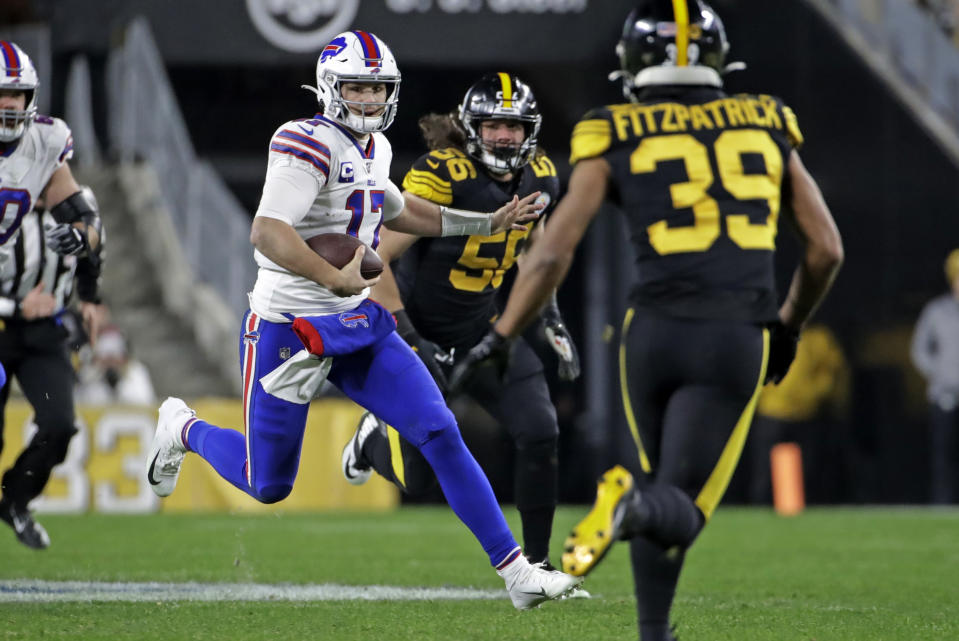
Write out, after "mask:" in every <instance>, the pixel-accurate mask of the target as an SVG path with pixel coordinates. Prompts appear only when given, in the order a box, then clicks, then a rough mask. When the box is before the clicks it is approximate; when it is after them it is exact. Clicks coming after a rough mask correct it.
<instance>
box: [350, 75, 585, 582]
mask: <svg viewBox="0 0 959 641" xmlns="http://www.w3.org/2000/svg"><path fill="white" fill-rule="evenodd" d="M541 121H542V116H541V115H540V112H539V107H538V106H537V104H536V98H535V96H534V95H533V92H532V90H531V89H530V88H529V86H528V85H527V84H526V83H524V82H523V81H522V80H520V79H519V78H518V77H516V76H513V75H509V74H507V73H492V74H488V75H485V76H483V77H482V78H481V79H480V80H479V81H478V82H476V83H475V84H473V85H472V86H471V87H470V88H469V90H468V91H467V92H466V95H465V97H464V98H463V102H462V104H461V105H460V107H459V109H458V110H456V111H455V112H454V113H450V114H429V115H427V116H424V117H423V118H421V119H420V127H421V129H422V131H423V135H424V137H425V139H426V141H427V144H428V146H429V148H430V150H431V151H430V152H429V153H427V154H425V155H423V156H422V157H420V158H419V159H418V160H417V161H416V162H415V163H414V164H413V167H412V168H411V169H410V171H409V172H408V173H407V175H406V178H405V179H404V181H403V187H404V189H405V195H406V196H407V197H410V198H417V197H421V198H425V199H426V200H429V201H431V202H434V203H437V204H438V205H449V206H453V207H458V208H463V209H475V210H480V211H483V210H490V209H495V208H497V207H499V206H500V205H502V204H503V203H504V202H509V201H510V200H511V199H512V198H513V197H514V196H515V195H516V194H521V193H528V192H530V191H539V192H542V195H541V196H540V199H541V200H542V201H544V202H546V203H549V204H548V205H547V206H546V208H545V210H544V214H545V213H548V212H549V211H550V209H551V207H552V206H553V205H555V203H556V202H557V200H558V195H559V179H558V177H557V176H556V168H555V167H554V165H553V163H552V161H550V159H549V158H548V157H547V156H546V154H545V153H544V152H543V150H542V149H540V148H538V147H537V136H538V134H539V130H540V125H541ZM542 230H543V225H542V224H537V225H535V226H534V227H533V228H532V229H531V230H508V231H501V232H499V233H497V234H493V235H480V234H477V235H471V236H451V237H446V238H420V236H418V235H414V234H408V233H401V232H396V231H393V230H390V229H385V230H383V234H382V239H381V243H380V246H379V249H378V253H379V254H380V257H381V258H383V260H384V262H385V263H387V264H388V263H389V262H390V261H392V260H396V259H399V258H400V256H401V255H402V258H401V259H400V262H399V263H398V269H397V273H396V274H395V275H394V273H393V272H392V271H391V270H390V268H389V267H387V268H386V269H385V270H384V272H383V275H382V277H381V280H380V282H379V283H378V284H377V285H376V287H374V288H373V293H372V296H373V298H375V299H376V300H377V301H379V302H381V303H382V304H383V305H385V306H386V308H387V309H389V310H390V311H391V312H392V313H393V315H394V316H395V317H396V321H397V326H398V329H397V331H398V332H399V334H400V336H402V337H403V339H404V340H405V341H406V342H407V343H409V345H410V346H411V347H412V348H413V349H414V350H415V351H416V353H417V355H418V356H419V357H420V358H421V359H422V360H423V362H424V364H425V365H426V367H427V369H428V370H429V371H430V373H431V374H432V375H433V378H434V379H435V380H436V382H437V385H438V386H439V387H440V389H441V390H442V391H446V387H447V384H446V373H447V368H448V366H449V365H451V363H452V359H451V356H450V355H451V354H455V353H460V354H466V352H467V351H468V350H469V349H470V348H472V347H473V346H475V345H476V344H477V343H478V342H479V341H480V340H482V339H483V337H484V335H486V333H487V332H488V331H489V328H490V322H491V319H493V318H494V317H495V316H496V314H497V311H498V310H497V308H496V298H497V292H498V290H499V288H500V286H501V285H502V284H503V281H504V276H506V275H507V274H508V273H509V272H510V271H511V270H512V269H513V267H514V266H515V265H516V264H518V263H517V258H518V257H519V256H520V253H521V252H522V251H523V248H524V246H525V245H527V243H528V242H530V241H534V239H535V238H537V237H539V236H541V235H542ZM543 323H544V325H545V328H546V331H547V333H548V334H549V336H550V338H551V339H552V340H551V344H552V345H553V346H555V348H556V349H557V351H558V352H559V356H560V375H561V377H563V378H565V379H566V380H572V379H574V378H576V377H577V376H578V375H579V361H578V358H577V356H576V352H575V347H574V345H573V342H572V340H571V338H570V336H569V334H568V332H567V331H566V329H565V327H564V325H563V321H562V318H561V316H560V313H559V310H558V308H557V307H556V301H555V298H554V299H552V300H551V303H550V305H548V306H547V307H546V310H545V312H544V313H543ZM503 365H504V366H505V365H506V364H505V363H503ZM466 388H467V389H468V390H469V394H470V396H471V397H472V398H473V399H474V400H476V401H477V402H478V403H479V404H480V405H481V406H482V407H483V408H484V409H486V410H487V411H488V412H489V413H490V414H491V415H492V416H493V417H495V418H496V419H497V421H499V422H500V423H501V424H502V425H504V426H505V427H506V429H507V431H508V433H509V435H510V437H511V438H512V439H513V443H514V447H515V473H514V487H515V498H516V507H517V508H518V510H519V513H520V517H521V520H522V525H523V544H524V553H525V554H526V556H527V558H528V559H529V560H530V561H531V562H533V563H543V564H544V565H545V567H551V566H550V564H549V558H548V557H549V539H550V533H551V530H552V524H553V513H554V512H555V510H556V503H557V495H558V489H557V487H558V477H557V456H558V453H557V450H558V438H559V428H558V425H557V421H556V411H555V409H554V408H553V405H552V402H551V401H550V396H549V390H548V388H547V385H546V378H545V375H544V372H543V364H542V363H541V362H540V359H539V357H538V356H537V355H536V354H535V353H534V351H533V350H532V349H531V348H530V346H529V345H528V344H526V342H525V341H524V340H523V339H522V338H520V339H518V340H517V341H516V344H515V345H514V347H513V356H512V360H511V361H510V363H509V369H508V371H506V372H505V380H504V379H503V378H502V377H501V375H500V373H499V372H495V371H493V368H486V369H485V370H481V371H478V372H477V373H476V375H475V376H473V378H472V380H471V381H469V383H468V384H467V385H466ZM371 470H376V472H377V473H379V474H380V475H381V476H383V477H384V478H386V479H388V480H390V481H391V482H393V483H394V484H396V485H397V486H398V487H399V488H400V489H401V490H403V491H404V492H407V493H408V494H410V495H414V496H415V495H419V494H422V493H424V492H425V491H426V490H428V489H429V488H430V487H431V486H432V484H433V474H432V473H431V471H430V468H429V464H428V463H427V462H426V460H425V459H424V458H423V456H422V454H421V453H420V452H419V451H418V450H417V448H416V447H415V446H414V445H413V444H411V443H409V442H408V441H406V440H405V439H403V438H401V437H400V436H399V434H397V433H396V430H395V429H394V428H393V427H390V426H387V425H386V424H385V423H383V422H382V421H380V420H378V419H377V418H376V417H375V416H374V415H373V414H371V413H367V414H365V415H364V416H363V417H362V418H361V419H360V423H359V425H358V427H357V430H356V433H355V434H354V436H353V438H352V439H351V440H350V441H349V442H348V443H347V444H346V447H345V448H344V450H343V473H344V476H345V477H346V479H347V481H349V482H350V483H353V484H355V485H359V484H362V483H364V482H366V480H367V479H368V478H369V477H370V474H371ZM573 594H574V595H576V596H588V594H587V593H586V592H585V591H584V590H582V589H577V590H575V591H574V593H573Z"/></svg>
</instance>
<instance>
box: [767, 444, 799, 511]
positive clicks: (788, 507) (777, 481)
mask: <svg viewBox="0 0 959 641" xmlns="http://www.w3.org/2000/svg"><path fill="white" fill-rule="evenodd" d="M769 464H770V466H771V470H772V482H773V507H774V508H775V509H776V512H777V513H778V514H780V515H782V516H796V515H797V514H799V513H800V512H802V511H803V508H805V507H806V493H805V490H804V489H803V474H802V450H800V449H799V445H798V444H797V443H779V444H777V445H774V446H773V448H772V450H771V451H770V452H769Z"/></svg>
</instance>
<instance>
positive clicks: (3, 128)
mask: <svg viewBox="0 0 959 641" xmlns="http://www.w3.org/2000/svg"><path fill="white" fill-rule="evenodd" d="M39 84H40V81H39V78H38V77H37V70H36V69H35V68H34V66H33V63H32V62H31V61H30V56H28V55H27V54H26V53H24V51H23V49H21V48H20V47H18V46H17V45H15V44H14V43H12V42H8V41H6V40H0V90H4V89H6V90H13V91H22V92H23V93H24V94H25V95H26V99H27V100H26V104H25V105H24V108H23V110H20V109H0V142H12V141H14V140H17V139H18V138H20V136H22V135H23V132H24V131H26V129H27V127H28V126H29V125H30V123H31V122H33V119H34V118H36V116H37V85H39Z"/></svg>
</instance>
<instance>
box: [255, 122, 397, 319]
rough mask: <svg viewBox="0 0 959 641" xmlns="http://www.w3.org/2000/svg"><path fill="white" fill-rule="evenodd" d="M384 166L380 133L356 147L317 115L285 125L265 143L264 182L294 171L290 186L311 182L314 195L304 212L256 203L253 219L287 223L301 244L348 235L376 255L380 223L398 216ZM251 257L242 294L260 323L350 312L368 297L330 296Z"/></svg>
mask: <svg viewBox="0 0 959 641" xmlns="http://www.w3.org/2000/svg"><path fill="white" fill-rule="evenodd" d="M392 159H393V150H392V148H391V147H390V143H389V141H388V140H387V139H386V137H385V136H384V135H383V134H382V133H373V134H370V136H369V138H368V139H367V140H366V142H365V144H361V143H360V142H358V141H357V140H356V138H355V137H354V136H353V135H352V134H351V133H350V132H349V131H348V130H347V129H345V128H344V127H343V126H341V125H340V124H339V123H336V122H333V121H332V120H329V119H327V118H324V117H323V116H322V115H317V116H316V117H315V118H311V119H304V120H293V121H290V122H287V123H286V124H284V125H283V126H281V127H280V128H279V129H277V130H276V132H275V133H274V134H273V138H272V139H271V140H270V153H269V166H268V168H267V178H266V180H267V182H268V183H269V181H270V178H271V172H275V173H278V172H279V171H287V172H288V170H286V169H285V168H294V169H296V170H298V171H296V172H295V173H296V176H297V177H298V179H297V182H298V183H302V182H303V181H305V182H306V183H307V186H308V187H310V188H312V187H313V185H312V183H310V182H309V181H310V180H313V181H315V182H316V185H317V186H318V191H317V195H316V198H315V200H314V201H313V203H312V205H311V206H309V207H308V208H305V210H304V211H296V212H294V211H284V212H276V211H269V210H267V209H265V208H264V206H263V202H261V206H260V209H259V210H258V211H257V214H256V215H257V216H268V217H272V218H277V219H280V220H283V221H285V222H287V223H289V224H290V225H291V226H292V227H293V229H295V230H296V232H297V233H298V234H299V235H300V237H301V238H303V239H307V238H311V237H313V236H316V235H318V234H327V233H341V234H350V235H351V236H356V237H357V238H359V239H360V240H362V241H363V242H364V243H366V244H367V245H369V246H370V247H372V248H373V249H376V246H377V245H378V244H379V240H380V238H379V236H380V227H381V226H382V224H383V221H384V220H387V219H389V218H390V217H392V216H396V215H399V213H400V212H401V211H402V206H401V205H398V204H397V198H398V199H399V200H400V202H402V196H399V189H398V188H397V187H396V186H395V185H393V184H392V183H390V180H389V172H390V162H391V161H392ZM281 168H284V169H281ZM301 171H302V172H305V174H308V175H309V177H307V176H306V175H305V174H302V173H300V172H301ZM300 178H302V180H300ZM280 185H281V187H280V188H283V185H282V183H280ZM288 188H289V189H294V188H295V187H294V186H292V185H291V186H290V187H288ZM264 191H266V189H264ZM387 192H390V195H389V197H388V196H387ZM253 256H254V258H255V260H256V263H257V265H259V273H258V274H257V279H256V284H255V285H254V287H253V291H252V292H251V294H250V308H251V309H252V310H253V311H254V312H255V313H256V314H258V315H260V316H262V317H263V318H265V319H267V320H273V321H278V322H280V321H283V320H284V319H286V320H291V319H292V317H295V316H307V315H320V314H333V313H337V312H341V311H345V310H349V309H353V308H354V307H356V306H357V305H359V304H360V303H361V302H363V300H364V299H365V298H366V297H367V296H368V295H369V289H366V290H364V291H363V293H361V294H359V295H356V296H351V297H348V298H342V297H339V296H336V295H334V294H333V293H332V292H330V290H328V289H326V288H325V287H323V286H322V285H320V284H318V283H316V282H314V281H312V280H310V279H308V278H304V277H302V276H300V275H298V274H294V273H292V272H290V271H288V270H286V269H284V268H283V267H281V266H279V265H277V264H276V263H274V262H273V261H272V260H270V259H269V258H267V257H266V256H264V255H263V254H262V253H260V252H259V251H257V250H254V253H253Z"/></svg>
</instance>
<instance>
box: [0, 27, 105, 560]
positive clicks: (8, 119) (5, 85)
mask: <svg viewBox="0 0 959 641" xmlns="http://www.w3.org/2000/svg"><path fill="white" fill-rule="evenodd" d="M38 86H39V81H38V76H37V71H36V69H35V68H34V66H33V62H32V61H31V60H30V57H29V56H28V55H27V54H26V52H24V51H23V49H21V48H20V47H19V46H18V45H16V44H15V43H13V42H7V41H3V40H0V330H2V331H0V360H2V362H3V366H4V368H5V369H6V373H7V374H8V375H9V376H10V377H16V378H17V380H18V382H19V383H20V387H21V388H22V389H23V392H24V394H25V395H26V397H27V400H28V401H29V402H30V404H31V405H32V406H33V408H34V410H35V412H36V423H37V432H36V434H35V435H34V437H33V438H32V439H31V441H30V443H29V444H28V445H27V447H26V448H25V449H24V451H23V452H22V453H21V454H20V456H19V457H17V460H16V462H15V463H14V464H13V467H11V468H10V469H9V470H7V471H6V472H5V473H4V475H3V482H2V487H3V497H2V499H0V520H3V522H5V523H6V524H8V525H9V526H10V527H11V528H13V530H14V531H15V532H16V535H17V538H18V540H19V541H20V542H21V543H23V544H24V545H26V546H28V547H31V548H34V549H43V548H46V547H47V546H48V545H49V544H50V538H49V536H48V535H47V532H46V530H44V528H43V526H42V525H40V524H39V523H37V522H36V521H35V520H34V519H33V516H32V515H31V514H30V512H29V510H28V509H27V505H28V504H29V503H30V501H32V500H33V499H34V498H36V497H37V496H39V495H40V493H41V492H43V489H44V487H45V486H46V484H47V481H48V480H49V478H50V472H51V470H52V469H53V468H54V467H55V466H56V465H58V464H60V463H61V462H63V460H64V458H65V457H66V454H67V447H68V445H69V444H70V439H71V438H72V437H73V435H74V433H75V432H76V429H75V427H74V418H75V417H74V407H73V383H74V380H73V379H74V372H73V366H72V365H71V364H70V359H69V356H68V354H67V348H66V339H67V336H66V332H65V331H64V329H63V327H62V326H61V324H60V323H59V322H58V315H59V313H60V312H62V311H63V307H64V305H65V304H66V302H67V298H68V297H69V294H70V291H71V289H72V286H73V280H74V273H75V272H74V270H75V269H76V268H77V266H78V261H93V260H94V259H95V256H96V254H97V252H98V249H99V245H100V237H101V234H100V232H101V228H100V216H99V214H98V213H97V211H96V207H95V206H94V204H93V203H91V202H89V201H88V199H87V198H86V197H85V196H84V195H83V194H82V192H81V189H80V186H79V185H77V182H76V180H74V178H73V174H72V173H71V171H70V166H69V165H68V164H67V161H68V160H69V159H70V158H71V157H72V156H73V136H72V135H71V133H70V128H69V127H67V125H66V123H65V122H63V121H62V120H60V119H59V118H49V117H47V116H39V115H37V88H38ZM41 198H42V200H43V203H44V205H43V206H44V207H45V208H46V209H47V210H48V211H49V214H47V213H42V212H39V211H38V212H37V213H33V211H34V208H35V207H37V203H38V201H39V200H40V199H41ZM40 216H42V221H41V218H39V217H40ZM28 222H29V223H31V228H30V229H31V233H30V234H29V235H26V232H24V226H25V225H26V224H27V223H28ZM41 225H42V228H43V232H42V233H41V232H40V231H39V228H40V226H41ZM93 278H94V280H95V278H96V277H95V276H94V277H93ZM95 289H96V288H95V287H93V288H92V290H91V288H89V287H88V288H86V289H84V288H83V287H81V288H80V295H81V296H80V297H81V302H80V311H81V315H82V318H83V322H84V325H85V326H86V330H87V332H88V335H89V336H91V337H95V336H96V331H97V328H96V324H97V313H96V301H95V300H88V298H90V297H89V296H85V295H84V294H86V293H89V294H91V296H92V298H94V299H95V298H96V294H95ZM9 395H10V385H9V381H6V384H4V385H3V386H2V389H0V431H2V429H3V418H2V414H3V408H4V407H5V406H6V403H7V399H8V398H9ZM0 443H2V441H0Z"/></svg>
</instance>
